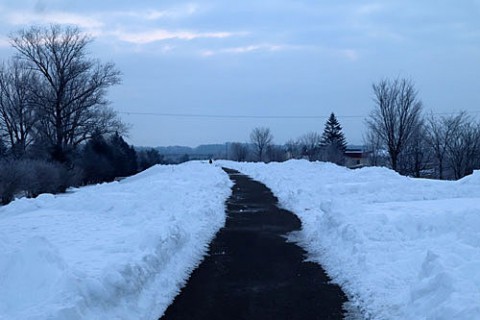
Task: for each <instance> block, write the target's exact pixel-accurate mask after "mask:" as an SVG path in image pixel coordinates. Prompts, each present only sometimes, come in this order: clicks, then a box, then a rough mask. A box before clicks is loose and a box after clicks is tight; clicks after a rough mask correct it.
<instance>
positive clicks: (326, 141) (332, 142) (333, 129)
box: [320, 112, 347, 165]
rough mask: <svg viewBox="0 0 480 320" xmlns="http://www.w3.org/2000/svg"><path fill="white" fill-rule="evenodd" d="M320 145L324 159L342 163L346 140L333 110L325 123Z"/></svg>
mask: <svg viewBox="0 0 480 320" xmlns="http://www.w3.org/2000/svg"><path fill="white" fill-rule="evenodd" d="M320 145H321V149H322V158H323V160H324V161H328V162H333V163H336V164H339V165H342V164H343V163H344V161H345V157H344V152H345V150H346V149H347V141H346V139H345V136H344V135H343V132H342V126H341V125H340V123H339V122H338V120H337V118H336V117H335V114H334V113H333V112H332V114H331V115H330V117H329V118H328V120H327V122H326V123H325V129H324V130H323V134H322V139H321V142H320Z"/></svg>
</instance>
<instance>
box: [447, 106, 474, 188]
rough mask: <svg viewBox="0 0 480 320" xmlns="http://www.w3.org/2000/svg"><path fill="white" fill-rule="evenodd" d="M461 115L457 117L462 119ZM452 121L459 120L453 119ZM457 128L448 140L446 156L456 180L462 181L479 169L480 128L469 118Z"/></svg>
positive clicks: (464, 119) (463, 120)
mask: <svg viewBox="0 0 480 320" xmlns="http://www.w3.org/2000/svg"><path fill="white" fill-rule="evenodd" d="M460 116H461V115H459V116H457V117H460ZM451 120H452V121H456V120H458V118H457V119H455V117H454V118H453V119H451ZM460 120H461V121H462V122H461V123H460V124H459V125H458V126H455V130H453V131H452V132H451V135H450V136H449V138H448V140H447V146H446V154H447V161H448V163H449V164H450V166H451V168H452V170H453V174H454V178H455V179H460V178H462V177H464V176H466V175H468V174H471V173H472V172H473V170H474V169H477V168H478V167H479V157H480V127H479V125H478V124H477V123H474V122H473V121H471V120H470V119H468V118H463V119H460Z"/></svg>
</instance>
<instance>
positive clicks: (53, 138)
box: [0, 25, 161, 204]
mask: <svg viewBox="0 0 480 320" xmlns="http://www.w3.org/2000/svg"><path fill="white" fill-rule="evenodd" d="M91 42H92V39H91V38H90V37H89V36H88V35H85V34H84V33H82V32H81V31H80V30H79V29H78V28H76V27H73V26H60V25H52V26H49V27H29V28H26V29H22V30H19V31H17V32H15V33H13V34H12V35H11V36H10V43H11V45H12V47H13V48H14V49H15V55H14V56H13V57H11V58H10V59H9V60H8V61H5V62H3V63H2V65H1V66H0V195H1V197H2V199H1V200H2V203H4V204H5V203H8V202H9V201H11V200H12V199H13V197H14V196H15V195H17V194H19V193H23V194H25V195H27V196H35V195H37V194H39V193H41V192H51V193H56V192H63V191H65V190H66V188H68V187H69V186H76V185H82V184H87V183H97V182H102V181H111V180H113V179H114V178H115V177H118V176H127V175H131V174H133V173H136V172H137V171H138V170H141V169H144V168H146V167H148V166H150V165H152V164H154V163H158V162H161V157H160V155H159V154H158V153H155V150H144V151H141V152H136V150H135V149H134V148H133V147H132V146H129V145H128V144H127V143H126V142H125V140H124V139H123V137H122V135H123V134H125V133H126V132H127V126H126V125H125V124H124V123H123V122H122V121H121V120H120V118H119V117H118V115H117V113H116V112H115V111H114V110H113V109H112V108H111V107H110V106H109V101H108V99H107V91H108V89H109V88H110V87H112V86H114V85H118V84H120V82H121V73H120V71H119V70H118V69H117V68H116V67H115V65H114V64H113V63H102V62H101V61H99V60H98V59H95V58H93V57H91V56H90V55H89V52H88V47H89V45H90V44H91Z"/></svg>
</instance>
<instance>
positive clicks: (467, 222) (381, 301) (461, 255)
mask: <svg viewBox="0 0 480 320" xmlns="http://www.w3.org/2000/svg"><path fill="white" fill-rule="evenodd" d="M223 164H225V165H228V166H230V167H234V168H237V169H238V170H241V171H242V172H244V173H245V174H248V175H250V176H251V177H253V178H255V179H257V180H259V181H262V182H263V183H265V184H266V185H267V186H268V187H270V188H271V189H272V190H273V192H274V193H275V194H276V195H277V197H279V200H280V202H281V204H282V206H284V207H285V208H287V209H289V210H291V211H293V212H295V213H296V214H297V215H298V216H299V217H300V218H301V220H302V223H303V231H302V232H301V233H300V234H298V235H296V236H295V238H296V240H298V241H299V242H300V243H301V244H302V245H303V246H304V247H305V248H306V249H307V251H308V252H309V255H310V256H309V257H310V259H312V260H313V261H317V262H320V263H321V264H323V265H324V267H325V268H326V269H327V271H328V272H329V274H330V276H331V277H332V278H333V279H334V280H335V282H337V283H339V284H341V285H342V287H343V288H344V290H345V291H346V292H347V293H348V295H349V296H350V298H351V299H352V300H353V301H354V302H355V303H356V304H358V305H359V306H360V308H362V309H363V311H364V313H365V314H366V315H367V316H369V317H370V318H372V319H449V320H451V319H480V172H476V173H474V174H473V175H472V176H469V177H466V178H464V179H462V180H460V181H456V182H445V181H432V180H422V179H411V178H406V177H402V176H400V175H398V174H396V173H395V172H393V171H390V170H387V169H382V168H365V169H361V170H348V169H346V168H343V167H338V166H335V165H333V164H326V163H310V162H307V161H289V162H286V163H282V164H276V163H272V164H268V165H262V164H244V163H242V164H239V163H233V162H223Z"/></svg>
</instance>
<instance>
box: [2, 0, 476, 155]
mask: <svg viewBox="0 0 480 320" xmlns="http://www.w3.org/2000/svg"><path fill="white" fill-rule="evenodd" d="M52 23H59V24H75V25H78V26H79V27H80V28H81V29H82V30H83V31H84V32H86V33H88V34H90V35H92V36H93V37H94V39H95V41H94V42H93V43H92V45H91V46H90V48H89V51H90V54H91V55H92V56H94V57H98V58H99V59H101V60H102V61H104V62H114V63H115V64H116V66H117V68H118V69H120V70H121V72H122V74H123V76H122V77H123V81H122V84H121V85H119V86H116V87H113V88H111V89H110V90H109V95H108V97H109V99H110V100H111V102H112V105H111V106H112V107H113V108H114V109H115V110H117V111H118V112H119V115H120V117H121V118H122V119H123V120H124V122H126V123H128V124H130V131H129V135H128V138H127V140H128V141H129V142H130V143H133V144H135V145H143V146H166V145H187V146H196V145H199V144H208V143H223V142H227V141H229V142H246V141H248V140H249V134H250V132H251V130H252V129H253V128H255V127H268V128H270V130H271V132H272V134H273V136H274V142H276V143H278V144H282V143H285V142H286V141H287V140H289V139H296V138H298V137H299V136H301V135H303V134H305V133H307V132H311V131H317V132H319V133H321V132H322V131H323V128H324V125H325V122H326V120H327V118H328V116H329V115H330V113H331V112H334V113H335V114H336V115H337V118H338V120H339V121H340V124H341V125H342V127H343V131H344V133H345V135H346V138H347V140H348V142H349V143H350V144H360V143H362V141H363V135H364V131H365V118H366V117H367V116H368V115H369V113H370V112H371V110H372V109H373V107H374V104H373V99H372V98H373V93H372V84H373V83H375V82H378V81H380V80H382V79H386V78H387V79H388V78H392V79H393V78H397V77H401V78H408V79H411V80H412V81H413V82H414V83H415V86H416V89H417V90H418V95H419V98H420V99H421V100H422V102H423V105H424V111H425V113H429V112H433V113H437V114H446V113H451V112H458V111H460V110H466V111H467V112H469V113H470V114H471V115H472V116H476V115H477V114H480V0H462V1H446V0H438V1H434V0H425V1H415V0H402V1H400V0H398V1H388V0H384V1H358V0H345V1H323V0H315V1H313V0H312V1H291V0H275V1H273V0H262V1H255V0H244V1H220V0H203V1H193V2H192V1H186V2H183V1H181V0H176V1H170V0H165V1H153V0H150V1H142V0H136V1H131V0H130V1H126V0H102V1H84V0H83V1H82V0H70V1H61V0H37V1H34V0H0V60H6V59H8V58H9V57H10V56H12V55H13V53H14V51H13V49H11V47H10V45H9V42H8V35H9V34H11V33H12V32H15V31H17V30H19V29H22V28H25V27H27V26H30V25H44V24H52Z"/></svg>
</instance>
